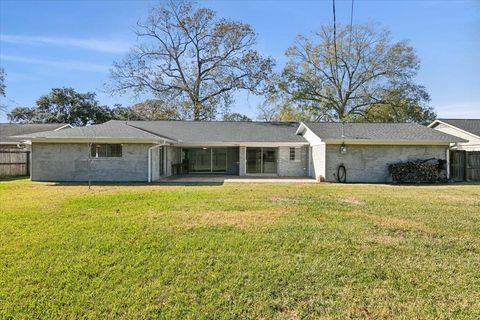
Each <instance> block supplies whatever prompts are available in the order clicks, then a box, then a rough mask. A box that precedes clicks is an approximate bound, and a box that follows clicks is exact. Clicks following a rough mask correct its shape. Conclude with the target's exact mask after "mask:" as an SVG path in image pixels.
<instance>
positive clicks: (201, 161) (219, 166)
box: [183, 148, 227, 173]
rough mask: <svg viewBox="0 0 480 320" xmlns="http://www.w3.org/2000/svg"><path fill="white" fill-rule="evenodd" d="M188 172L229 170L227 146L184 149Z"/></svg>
mask: <svg viewBox="0 0 480 320" xmlns="http://www.w3.org/2000/svg"><path fill="white" fill-rule="evenodd" d="M183 151H184V159H185V162H186V165H187V167H188V172H192V173H202V172H203V173H208V172H227V148H188V149H183Z"/></svg>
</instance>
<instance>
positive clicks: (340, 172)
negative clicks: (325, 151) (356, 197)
mask: <svg viewBox="0 0 480 320" xmlns="http://www.w3.org/2000/svg"><path fill="white" fill-rule="evenodd" d="M337 182H340V183H345V182H347V169H346V168H345V166H344V165H343V164H341V165H339V166H338V168H337Z"/></svg>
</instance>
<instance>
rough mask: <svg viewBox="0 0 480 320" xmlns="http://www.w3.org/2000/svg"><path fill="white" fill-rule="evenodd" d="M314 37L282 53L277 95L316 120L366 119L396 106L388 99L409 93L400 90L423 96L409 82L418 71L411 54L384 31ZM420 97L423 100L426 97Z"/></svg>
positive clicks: (329, 30) (343, 30) (347, 30)
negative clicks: (309, 112) (377, 110)
mask: <svg viewBox="0 0 480 320" xmlns="http://www.w3.org/2000/svg"><path fill="white" fill-rule="evenodd" d="M316 36H317V37H318V41H317V42H316V43H314V42H312V41H311V40H310V39H308V38H306V37H303V36H299V37H298V38H297V39H296V41H295V43H294V44H293V45H292V46H291V47H290V48H289V49H288V50H287V52H286V55H287V57H288V59H289V60H288V62H287V64H286V66H285V69H284V71H283V73H282V79H281V81H280V85H279V88H280V90H279V91H280V93H283V94H286V96H287V98H288V99H289V101H290V102H291V103H295V104H297V105H299V106H302V108H303V109H310V110H312V111H313V112H314V113H315V115H316V117H317V118H318V119H322V120H336V121H338V120H340V121H344V120H359V119H367V118H368V119H371V118H372V117H373V115H375V114H376V113H375V112H374V110H375V107H376V106H381V107H382V108H383V110H385V107H387V108H388V107H390V106H398V105H400V104H399V103H398V101H394V100H393V99H392V98H394V97H395V98H396V99H402V97H403V96H406V95H408V94H409V93H407V92H406V93H405V94H403V92H402V88H410V89H411V88H416V89H415V90H417V91H418V90H423V91H424V88H423V87H421V86H418V85H416V84H415V83H414V82H413V78H414V77H415V76H416V74H417V70H418V68H419V59H418V58H417V56H416V55H415V52H414V49H413V48H412V47H411V46H409V45H408V44H407V43H406V42H404V41H400V42H395V43H392V42H391V40H390V35H389V32H388V31H386V30H383V31H376V30H375V28H373V27H372V26H371V25H354V26H353V27H350V26H337V32H336V37H334V32H333V27H332V26H330V25H329V26H323V27H322V28H321V30H320V32H318V33H317V34H316ZM410 89H409V90H410ZM394 91H395V94H392V92H394ZM410 91H411V90H410ZM425 93H426V92H425ZM421 97H422V99H423V98H426V99H427V101H428V94H426V96H425V95H421ZM403 101H404V102H405V101H411V102H412V103H413V102H415V103H418V102H423V101H413V100H412V99H410V100H408V99H403ZM419 105H420V107H423V105H422V104H421V103H420V104H419ZM427 108H428V107H427ZM406 110H408V109H406ZM387 111H388V109H387ZM388 112H393V110H391V111H388ZM367 113H370V114H369V116H368V117H367ZM392 119H393V117H392Z"/></svg>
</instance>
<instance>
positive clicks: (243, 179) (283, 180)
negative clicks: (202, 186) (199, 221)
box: [159, 175, 317, 183]
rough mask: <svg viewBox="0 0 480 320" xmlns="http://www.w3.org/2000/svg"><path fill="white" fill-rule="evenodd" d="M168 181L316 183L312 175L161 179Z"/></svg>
mask: <svg viewBox="0 0 480 320" xmlns="http://www.w3.org/2000/svg"><path fill="white" fill-rule="evenodd" d="M159 182H160V183H161V182H168V183H170V182H171V183H316V182H317V181H316V180H315V179H312V178H310V177H258V176H251V177H250V176H247V177H239V176H196V175H189V176H173V177H168V178H164V179H161V180H160V181H159Z"/></svg>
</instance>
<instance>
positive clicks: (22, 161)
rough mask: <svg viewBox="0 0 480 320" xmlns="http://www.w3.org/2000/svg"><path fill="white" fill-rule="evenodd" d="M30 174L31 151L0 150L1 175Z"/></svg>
mask: <svg viewBox="0 0 480 320" xmlns="http://www.w3.org/2000/svg"><path fill="white" fill-rule="evenodd" d="M28 175H30V151H22V150H0V177H15V176H28Z"/></svg>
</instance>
